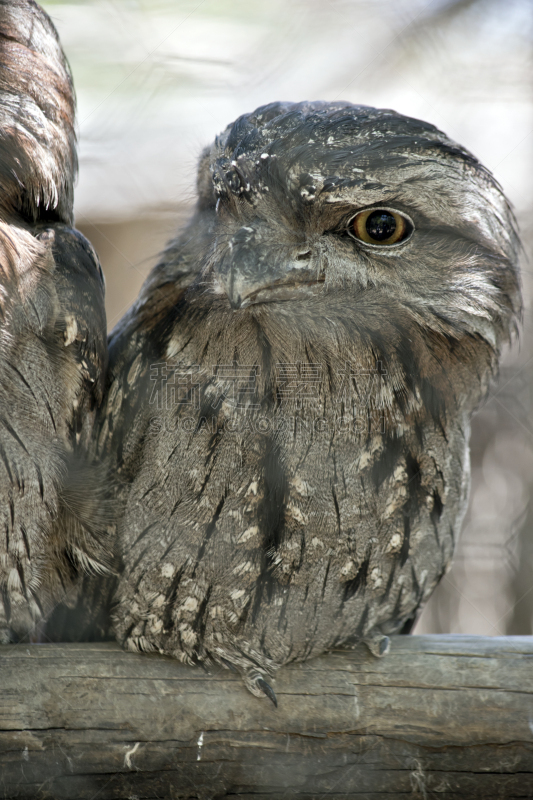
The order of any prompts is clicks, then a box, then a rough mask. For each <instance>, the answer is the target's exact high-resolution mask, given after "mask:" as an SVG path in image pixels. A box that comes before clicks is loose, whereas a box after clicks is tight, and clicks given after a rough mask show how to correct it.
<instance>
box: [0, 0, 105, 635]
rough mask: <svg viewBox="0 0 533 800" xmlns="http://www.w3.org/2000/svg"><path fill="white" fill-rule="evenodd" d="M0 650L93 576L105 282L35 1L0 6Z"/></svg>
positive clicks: (55, 63)
mask: <svg viewBox="0 0 533 800" xmlns="http://www.w3.org/2000/svg"><path fill="white" fill-rule="evenodd" d="M0 123H1V124H0V499H1V502H0V641H3V642H5V641H11V640H13V639H14V638H15V639H16V638H19V637H21V636H24V635H27V634H31V633H32V632H34V629H35V625H36V623H38V622H39V620H41V619H42V618H43V617H45V616H46V615H47V614H48V613H49V612H50V611H51V610H52V608H53V607H54V605H55V604H56V603H57V602H59V601H61V600H65V601H66V602H71V603H72V602H74V601H75V599H76V590H75V588H73V587H74V584H75V582H76V581H77V580H78V576H79V575H80V574H83V573H84V572H86V571H87V570H89V571H93V572H94V571H97V572H102V571H106V570H107V569H108V568H109V565H110V563H111V560H112V554H111V548H110V546H109V545H108V543H107V539H106V537H107V531H106V525H107V522H108V521H109V519H108V517H107V516H106V510H105V504H103V502H102V500H103V498H104V495H105V491H106V480H107V478H106V476H105V475H104V474H102V472H101V469H100V468H98V467H96V466H95V465H94V463H93V462H92V449H93V446H92V440H93V437H92V433H93V427H94V421H95V414H96V409H97V407H98V406H99V404H100V403H101V400H102V398H103V389H104V379H105V370H106V365H107V345H106V321H105V311H104V283H103V276H102V271H101V268H100V265H99V262H98V259H97V257H96V254H95V252H94V250H93V248H92V247H91V245H90V244H89V242H87V240H86V239H85V238H84V237H83V236H82V235H81V234H80V233H79V232H78V231H76V230H74V229H73V228H72V227H71V225H72V199H73V191H72V187H73V181H74V177H75V173H76V169H77V162H76V151H75V145H76V142H75V134H74V97H73V91H72V81H71V77H70V72H69V69H68V65H67V63H66V61H65V58H64V56H63V53H62V51H61V47H60V44H59V41H58V38H57V33H56V31H55V29H54V27H53V25H52V23H51V21H50V19H49V18H48V16H47V15H46V14H45V13H44V11H43V10H42V9H41V8H40V7H39V6H38V5H37V4H36V3H34V2H32V0H2V1H1V2H0Z"/></svg>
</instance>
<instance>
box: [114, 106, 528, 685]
mask: <svg viewBox="0 0 533 800" xmlns="http://www.w3.org/2000/svg"><path fill="white" fill-rule="evenodd" d="M198 190H199V201H198V207H197V210H196V213H195V215H194V217H193V219H192V221H191V222H190V224H189V225H188V227H187V228H185V230H184V231H183V232H182V233H181V234H180V235H179V236H178V238H177V239H176V240H175V241H174V242H172V243H171V244H170V246H169V247H168V249H167V251H166V253H165V254H164V256H163V259H162V261H161V263H160V264H159V265H158V266H157V267H156V268H155V270H154V271H153V273H152V274H151V276H150V277H149V278H148V280H147V282H146V284H145V286H144V288H143V290H142V292H141V295H140V297H139V299H138V301H137V302H136V304H135V305H134V307H133V308H132V310H131V311H130V312H129V314H128V315H127V316H126V317H125V318H124V319H123V320H122V321H121V322H120V323H119V325H118V327H117V328H116V329H115V331H114V332H113V334H112V336H111V339H110V375H109V389H108V395H107V406H106V411H105V415H104V417H103V421H102V426H101V430H100V434H99V437H100V438H99V447H100V449H101V451H102V452H105V453H106V454H108V455H109V456H110V457H111V458H112V460H113V463H114V465H115V468H116V471H117V475H118V478H119V481H120V487H121V488H120V490H119V491H118V498H117V501H118V502H119V503H120V507H121V508H122V509H123V511H122V512H121V514H122V517H121V520H120V523H119V528H118V538H119V543H120V549H121V553H122V557H123V560H124V571H123V573H122V575H121V577H120V581H119V585H118V589H117V593H116V598H115V599H116V608H115V611H114V625H115V629H116V633H117V637H118V639H119V640H120V641H121V642H122V643H123V644H124V645H125V646H126V647H127V648H130V649H139V650H145V651H150V650H156V651H159V652H162V653H167V654H169V655H172V656H175V657H176V658H178V659H181V660H183V661H186V662H188V663H196V662H202V661H212V662H215V663H218V664H221V665H224V666H227V667H230V668H234V669H237V670H238V671H239V672H240V673H241V674H242V675H243V677H244V679H245V682H246V684H247V686H248V688H249V689H250V690H251V691H252V692H253V693H254V694H257V695H261V693H263V692H264V693H266V694H270V689H269V686H268V676H269V675H272V674H273V673H274V671H275V670H276V669H277V668H278V667H279V666H281V665H283V664H286V663H288V662H291V661H297V660H302V659H306V658H308V657H311V656H314V655H317V654H319V653H321V652H323V651H325V650H327V649H328V648H330V647H333V646H337V645H342V644H345V643H354V642H356V641H359V640H364V641H366V642H367V643H368V644H369V646H370V647H371V649H372V650H373V652H375V653H376V654H377V655H380V654H382V653H383V652H384V651H385V650H386V647H387V643H388V640H387V639H386V634H389V633H391V632H396V631H400V630H407V629H409V627H410V625H412V623H413V620H414V619H415V618H416V616H417V614H418V612H419V610H420V608H421V607H422V605H423V604H424V603H425V602H426V600H427V599H428V597H429V596H430V594H431V592H432V591H433V590H434V588H435V586H436V585H437V583H438V581H439V579H440V578H441V576H442V575H443V574H444V572H445V571H446V569H447V568H448V567H449V565H450V561H451V558H452V554H453V550H454V545H455V542H456V540H457V536H458V533H459V529H460V526H461V521H462V518H463V515H464V512H465V506H466V499H467V492H468V482H469V456H468V438H469V430H470V423H469V421H470V416H471V414H472V412H473V410H474V409H475V408H476V406H477V405H478V404H479V402H480V400H481V399H482V398H483V396H484V395H485V393H486V391H487V386H488V383H489V381H490V378H491V376H492V375H493V374H494V372H495V370H496V368H497V362H498V357H499V353H500V348H501V344H502V343H503V342H504V341H505V340H507V339H508V337H509V333H510V330H511V329H512V327H513V325H514V320H515V318H516V315H517V313H518V312H519V305H520V300H519V288H518V279H517V251H518V240H517V235H516V232H515V226H514V222H513V217H512V213H511V211H510V209H509V206H508V203H507V202H506V200H505V197H504V196H503V193H502V191H501V189H500V187H499V186H498V184H497V183H496V181H495V180H494V178H493V177H492V176H491V174H490V173H489V172H488V171H487V170H486V169H485V168H484V167H483V166H482V165H481V164H479V162H478V161H477V160H476V159H475V158H474V157H473V156H472V155H471V154H470V153H468V152H467V151H466V150H464V149H463V148H461V147H460V146H458V145H457V144H455V143H454V142H452V141H450V140H449V139H448V138H447V137H446V136H445V135H444V134H443V133H441V132H440V131H438V130H437V129H436V128H434V127H433V126H432V125H429V124H427V123H424V122H421V121H418V120H414V119H409V118H406V117H403V116H401V115H399V114H396V113H395V112H393V111H387V110H377V109H372V108H367V107H363V106H352V105H350V104H346V103H299V104H279V103H274V104H272V105H269V106H265V107H263V108H259V109H258V110H257V111H255V112H254V113H252V114H249V115H245V116H243V117H241V118H240V119H238V120H237V121H236V122H235V123H233V124H232V125H230V126H229V127H228V128H227V129H226V130H225V131H224V133H223V134H222V135H221V136H219V137H218V138H217V139H216V141H215V143H214V145H213V146H212V147H211V148H210V149H208V150H207V151H206V152H205V153H204V154H203V156H202V159H201V162H200V169H199V179H198ZM368 208H377V209H383V210H384V213H385V216H387V214H388V215H389V217H390V213H389V211H390V210H393V211H394V213H395V214H396V215H397V217H396V218H398V215H399V217H401V218H402V219H403V220H404V222H405V226H406V232H407V235H405V236H404V238H403V239H401V240H400V241H399V242H398V243H397V244H392V245H387V244H381V243H380V241H375V240H373V242H365V241H362V240H361V239H360V238H357V236H356V235H354V230H355V229H354V223H353V220H354V217H356V215H357V214H359V213H361V210H364V209H368ZM388 210H389V211H388Z"/></svg>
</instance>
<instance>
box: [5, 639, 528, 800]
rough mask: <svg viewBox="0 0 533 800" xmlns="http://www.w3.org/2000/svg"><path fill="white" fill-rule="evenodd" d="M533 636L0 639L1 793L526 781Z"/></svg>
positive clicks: (518, 793)
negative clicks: (260, 689) (277, 654)
mask: <svg viewBox="0 0 533 800" xmlns="http://www.w3.org/2000/svg"><path fill="white" fill-rule="evenodd" d="M532 667H533V637H519V636H516V637H502V638H484V637H473V636H397V637H393V642H392V648H391V652H390V653H389V655H388V656H386V657H385V658H383V659H376V658H374V657H373V656H372V655H370V653H369V652H368V651H367V650H366V648H364V647H363V646H360V647H358V648H357V649H356V650H354V651H335V652H332V653H329V654H327V655H325V656H322V657H321V658H317V659H314V660H312V661H308V662H306V663H304V664H294V665H291V666H289V667H285V668H283V669H281V670H280V671H279V672H278V674H277V677H276V679H275V681H274V682H273V687H274V690H275V692H276V694H277V698H278V703H279V706H278V708H277V709H276V708H274V706H273V705H272V704H271V703H270V701H269V700H267V699H266V698H265V699H264V700H263V699H261V700H258V699H257V698H255V697H253V696H252V695H250V694H249V693H248V692H247V691H246V689H245V688H244V686H243V685H242V683H241V681H240V679H239V678H238V676H236V675H233V674H232V673H230V672H228V671H226V670H218V669H210V671H209V673H208V672H205V671H204V670H202V669H201V668H199V667H196V668H195V667H185V666H183V665H181V664H179V663H177V662H176V661H174V660H172V659H170V658H165V657H163V656H156V655H137V654H133V653H125V652H123V651H121V650H120V649H119V647H118V646H117V645H115V644H111V643H105V644H68V645H11V646H4V647H0V687H1V700H0V776H1V777H0V796H3V797H4V798H15V797H16V798H32V800H34V798H61V799H62V798H65V800H72V799H73V798H81V799H82V800H83V799H85V798H86V799H87V800H107V799H108V798H109V799H111V798H113V800H116V799H117V798H128V799H129V800H134V798H139V800H140V798H154V799H155V798H172V800H188V799H189V798H199V799H200V800H213V799H214V798H225V797H232V798H236V797H239V798H242V799H243V800H252V798H253V800H259V798H265V800H266V798H269V799H270V800H277V799H278V798H279V799H280V800H281V798H293V797H295V798H299V799H300V800H303V799H304V798H305V800H318V799H319V798H320V800H323V798H339V800H340V798H341V797H342V798H343V799H344V800H346V799H347V798H365V800H374V798H376V800H377V798H381V800H384V798H387V797H391V798H392V797H394V798H397V797H403V796H404V795H409V796H412V797H417V796H418V797H421V798H431V797H435V798H439V800H451V798H454V800H455V798H457V800H458V799H459V798H461V800H465V798H467V799H468V800H474V799H475V798H526V797H527V798H531V797H533V669H532Z"/></svg>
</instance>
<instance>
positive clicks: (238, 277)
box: [215, 227, 323, 311]
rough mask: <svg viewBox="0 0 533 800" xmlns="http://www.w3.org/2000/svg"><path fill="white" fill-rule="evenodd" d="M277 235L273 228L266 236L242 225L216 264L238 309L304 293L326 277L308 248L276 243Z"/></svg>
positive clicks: (221, 283) (224, 289)
mask: <svg viewBox="0 0 533 800" xmlns="http://www.w3.org/2000/svg"><path fill="white" fill-rule="evenodd" d="M274 235H275V234H273V233H272V232H271V233H270V236H269V237H265V236H261V234H260V232H258V231H257V230H256V229H254V228H251V227H245V228H241V229H240V230H239V231H238V232H237V234H236V235H235V236H234V237H233V238H232V239H231V241H230V242H229V248H227V250H226V253H225V255H224V256H223V257H222V259H221V260H220V261H219V262H218V263H217V264H216V266H215V274H216V277H217V279H218V283H219V285H220V287H221V288H222V289H223V291H224V292H225V294H226V295H227V297H228V300H229V302H230V305H231V307H232V308H233V310H234V311H236V310H237V309H241V308H245V307H247V306H250V305H255V304H257V303H266V302H274V301H280V300H289V299H295V298H298V297H301V296H302V291H303V292H304V293H305V290H306V287H307V288H309V287H310V286H316V285H319V284H320V283H321V282H322V281H323V277H320V276H317V273H316V269H314V270H313V271H312V270H311V269H310V267H311V260H310V257H311V252H310V250H309V249H308V248H306V247H305V246H303V247H302V246H300V247H290V246H284V245H279V244H276V245H273V244H272V243H271V240H272V238H273V237H274ZM267 238H268V239H269V241H267Z"/></svg>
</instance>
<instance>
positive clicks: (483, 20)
mask: <svg viewBox="0 0 533 800" xmlns="http://www.w3.org/2000/svg"><path fill="white" fill-rule="evenodd" d="M41 2H42V0H41ZM42 5H43V6H44V8H45V9H46V10H47V11H48V13H49V14H50V15H51V16H52V18H53V20H54V22H55V24H56V26H57V29H58V31H59V34H60V37H61V40H62V42H63V46H64V49H65V51H66V53H67V56H68V58H69V60H70V64H71V67H72V71H73V74H74V82H75V86H76V91H77V96H78V120H79V138H80V176H79V182H78V186H77V193H76V224H77V227H78V228H80V229H81V230H82V231H83V232H84V233H85V235H86V236H87V237H88V238H89V239H90V240H91V241H92V243H93V245H94V246H95V248H96V250H97V251H98V253H99V256H100V259H101V261H102V265H103V268H104V272H105V275H106V281H107V314H108V321H109V327H110V329H111V328H112V327H113V326H114V325H115V324H116V323H117V322H118V320H119V319H120V317H121V316H122V314H123V313H124V312H125V311H126V309H127V308H128V307H129V305H130V304H131V303H132V302H133V300H134V299H135V297H136V296H137V293H138V291H139V288H140V286H141V283H142V282H143V280H144V278H145V277H146V275H147V274H148V272H149V271H150V269H151V267H152V266H153V264H154V263H155V261H156V259H157V256H158V253H159V252H160V251H161V249H162V248H163V246H164V244H165V242H166V241H167V240H168V239H169V238H170V236H171V235H172V233H173V232H174V231H175V230H176V229H177V227H178V226H179V225H180V224H182V223H183V221H184V220H185V219H186V218H187V215H188V214H189V213H190V210H191V207H192V204H193V203H194V180H195V169H196V160H197V158H198V155H199V153H200V151H201V149H202V147H203V146H205V145H206V144H209V143H210V142H211V141H212V139H213V138H214V136H215V135H216V134H217V133H218V132H219V131H221V130H222V129H223V128H224V127H225V126H226V125H227V124H228V123H229V122H231V121H232V120H233V119H235V118H236V117H237V116H239V115H240V114H242V113H244V112H248V111H252V110H253V109H254V108H255V107H257V106H259V105H262V104H264V103H268V102H271V101H274V100H293V101H296V100H304V99H307V100H317V99H321V100H336V99H342V100H348V101H351V102H353V103H363V104H367V105H373V106H380V107H388V108H393V109H395V110H396V111H399V112H401V113H403V114H407V115H409V116H413V117H419V118H422V119H425V120H428V121H429V122H432V123H433V124H435V125H436V126H437V127H439V128H441V129H442V130H444V131H445V132H446V133H447V134H448V135H449V136H450V137H451V138H453V139H456V140H457V141H459V142H460V143H461V144H463V145H465V146H466V147H467V148H468V149H470V150H471V151H472V152H473V153H475V155H476V156H478V158H479V159H480V160H481V161H482V162H483V163H484V164H485V165H486V166H487V167H489V169H490V170H492V172H493V173H494V174H495V176H496V178H497V179H498V180H499V181H500V183H501V184H502V186H503V188H504V190H505V192H506V193H507V196H508V197H509V198H510V200H511V202H512V204H513V205H514V208H515V212H516V216H517V218H518V221H519V225H520V228H521V232H522V237H523V242H524V251H525V252H524V259H523V286H524V295H525V305H526V307H525V312H524V325H523V328H522V332H521V336H520V340H519V342H518V343H516V344H515V346H514V347H513V348H512V349H510V350H509V351H508V352H506V354H505V358H504V363H503V368H502V371H501V375H500V380H499V383H498V384H497V385H496V386H495V387H494V389H493V391H492V393H491V396H490V398H489V399H488V401H487V402H486V403H485V405H484V407H483V408H482V409H481V411H480V412H479V413H478V414H477V416H476V417H475V419H474V424H473V434H472V478H473V480H472V492H471V498H470V507H469V511H468V515H467V518H466V521H465V525H464V528H463V533H462V537H461V540H460V543H459V546H458V550H457V553H456V557H455V562H454V566H453V567H452V570H451V571H450V572H449V573H448V575H447V576H446V577H445V578H444V579H443V581H442V582H441V584H440V586H439V588H438V589H437V591H436V592H435V594H434V595H433V597H432V599H431V601H430V603H429V604H428V606H427V607H426V609H425V611H424V613H423V615H422V618H421V620H420V621H419V623H418V625H417V628H416V631H415V632H417V633H422V632H424V633H443V632H453V633H476V634H483V635H487V636H491V635H504V634H531V633H532V624H533V503H532V502H531V495H532V489H533V417H532V404H533V402H532V401H533V392H532V389H533V324H532V313H531V297H532V293H533V291H532V289H533V281H532V266H531V254H532V252H533V4H532V3H531V2H530V0H366V2H365V0H254V2H250V1H249V0H201V1H200V2H198V0H79V1H78V2H61V1H52V0H50V1H49V2H42Z"/></svg>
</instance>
